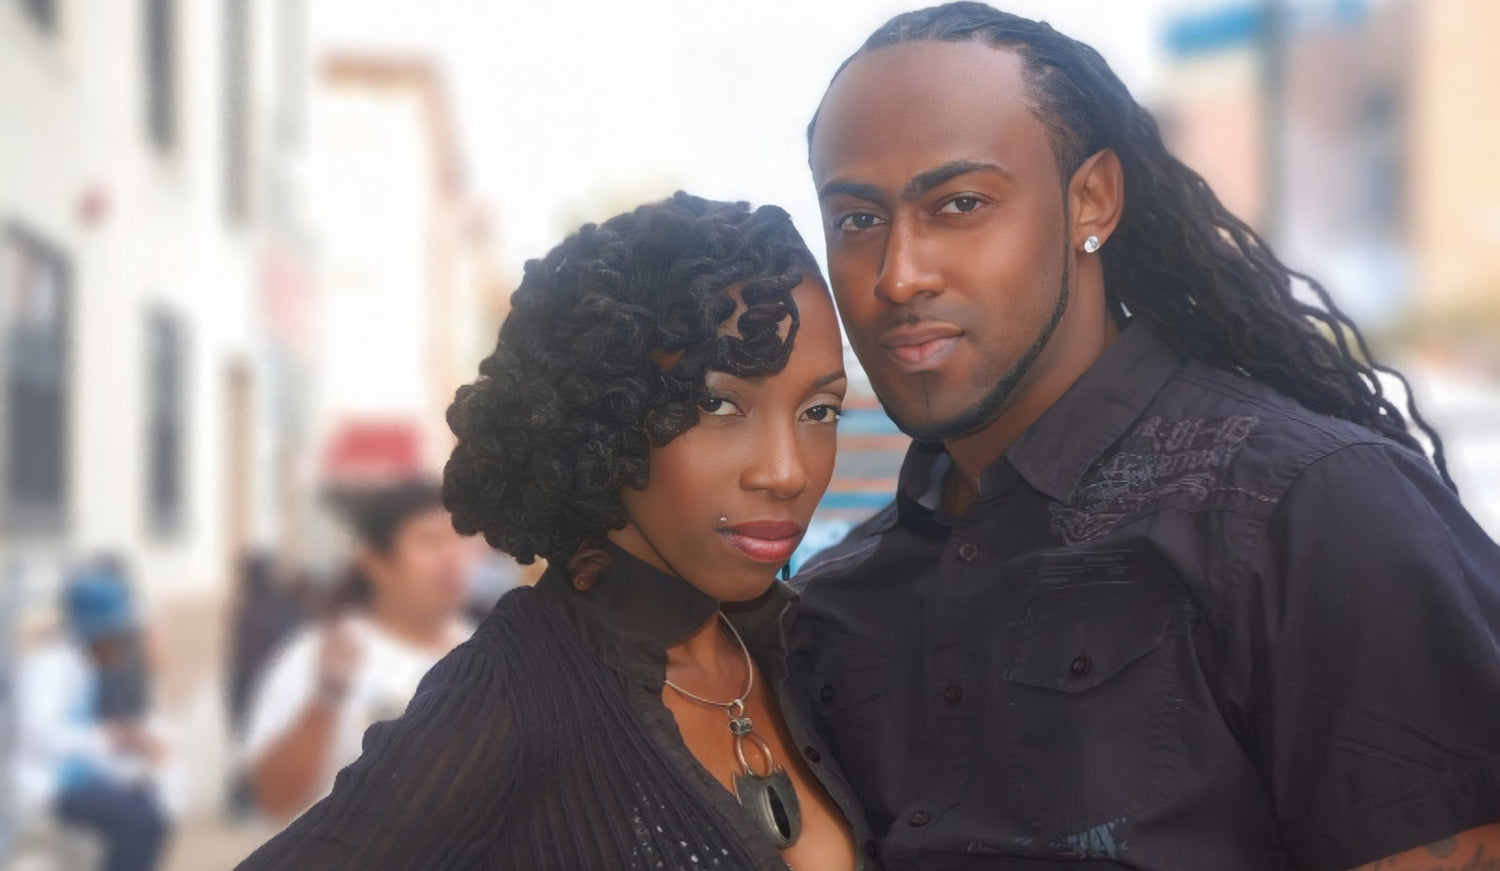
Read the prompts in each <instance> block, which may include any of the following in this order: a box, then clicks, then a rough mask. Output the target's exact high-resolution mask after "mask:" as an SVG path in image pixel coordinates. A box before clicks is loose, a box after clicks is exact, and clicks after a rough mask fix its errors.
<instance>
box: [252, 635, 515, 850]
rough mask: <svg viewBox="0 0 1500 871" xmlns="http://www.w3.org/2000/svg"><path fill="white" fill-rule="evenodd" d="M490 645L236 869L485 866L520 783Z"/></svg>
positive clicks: (387, 727)
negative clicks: (490, 846)
mask: <svg viewBox="0 0 1500 871" xmlns="http://www.w3.org/2000/svg"><path fill="white" fill-rule="evenodd" d="M505 684H506V681H505V680H504V678H503V675H501V674H500V670H499V658H498V657H497V656H496V652H495V649H494V641H493V639H491V638H489V637H487V636H483V635H481V636H477V637H476V638H474V639H472V640H470V641H468V642H466V643H464V644H462V645H460V646H459V647H458V648H456V649H455V650H454V651H453V652H452V653H450V654H448V656H446V657H445V658H444V659H443V660H442V661H440V662H439V663H438V664H437V665H436V666H434V667H433V669H432V670H431V671H430V672H429V673H428V674H427V676H426V677H425V678H424V679H423V681H422V684H421V686H420V687H418V689H417V693H416V695H415V696H414V697H413V698H412V701H411V704H410V705H409V706H408V707H407V709H406V713H405V714H404V715H403V716H401V717H400V718H398V719H396V720H392V721H389V722H385V723H377V724H376V725H374V726H372V727H371V728H370V729H369V731H368V732H366V733H365V742H364V753H363V755H361V756H360V758H359V759H358V760H357V761H356V762H354V763H353V764H352V765H350V766H349V767H348V768H346V769H344V770H343V771H342V772H340V773H339V775H338V778H337V780H336V781H335V782H334V787H333V792H332V794H331V795H329V796H328V797H327V798H325V799H323V800H322V801H320V802H319V803H317V804H316V805H314V806H313V807H312V809H311V810H309V811H308V812H307V813H305V814H303V815H302V816H301V817H299V818H298V819H297V820H296V821H295V822H293V823H292V824H291V826H289V827H288V828H287V829H286V831H284V832H282V833H281V834H280V835H278V836H276V837H275V838H273V839H271V840H270V841H269V842H268V843H267V844H265V845H264V846H263V847H261V848H260V849H259V850H257V851H256V852H255V853H254V854H253V855H252V856H251V857H250V858H248V859H246V860H245V862H244V863H243V864H241V865H240V866H239V871H271V869H284V868H318V869H320V871H354V869H360V871H409V869H412V871H414V869H445V871H446V869H454V871H462V869H470V868H480V867H484V865H483V863H484V854H485V851H486V850H487V849H488V846H489V845H490V844H492V843H493V841H494V839H495V837H497V833H498V832H499V831H500V827H501V825H502V823H503V822H504V819H505V816H506V813H507V811H508V810H509V807H510V804H511V800H512V794H513V788H512V785H513V784H514V783H515V781H516V780H517V779H519V778H520V777H521V773H520V771H519V770H518V765H519V759H520V752H519V746H518V744H517V741H516V736H515V728H514V726H515V724H514V718H513V716H512V714H511V711H512V709H511V706H510V705H509V704H508V703H507V701H506V687H505Z"/></svg>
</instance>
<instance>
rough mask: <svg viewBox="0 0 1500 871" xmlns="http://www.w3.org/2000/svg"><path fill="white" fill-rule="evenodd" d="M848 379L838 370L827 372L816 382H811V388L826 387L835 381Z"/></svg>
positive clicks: (842, 371) (841, 370)
mask: <svg viewBox="0 0 1500 871" xmlns="http://www.w3.org/2000/svg"><path fill="white" fill-rule="evenodd" d="M848 377H849V376H848V375H846V374H845V373H844V370H843V369H840V370H838V371H836V372H829V373H828V374H827V375H824V376H823V377H822V378H819V379H818V380H817V381H814V382H813V386H814V387H827V386H828V385H829V384H832V383H833V382H835V381H843V380H845V379H846V378H848Z"/></svg>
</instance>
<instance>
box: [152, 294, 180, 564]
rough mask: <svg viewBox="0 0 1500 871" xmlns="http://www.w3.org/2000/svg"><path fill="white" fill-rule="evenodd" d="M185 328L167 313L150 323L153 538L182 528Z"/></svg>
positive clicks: (160, 314)
mask: <svg viewBox="0 0 1500 871" xmlns="http://www.w3.org/2000/svg"><path fill="white" fill-rule="evenodd" d="M185 344H186V343H185V342H184V337H183V327H182V322H181V320H179V319H178V318H177V317H176V316H175V315H173V314H170V313H168V312H165V311H154V312H152V313H151V314H150V315H149V316H148V317H147V320H146V397H147V399H146V401H147V406H146V451H147V454H146V518H147V521H148V522H149V523H150V528H151V531H152V532H153V533H156V534H158V535H170V534H172V533H175V532H177V531H178V530H180V529H181V528H182V522H183V516H184V514H183V509H184V507H185V506H184V499H183V494H184V487H183V475H182V470H183V449H184V443H183V442H184V434H185V432H184V423H185V414H184V410H185V402H184V399H185V397H184V381H185V379H184V378H183V373H184V369H185V364H186V362H187V360H186V348H185Z"/></svg>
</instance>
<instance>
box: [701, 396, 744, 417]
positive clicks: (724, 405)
mask: <svg viewBox="0 0 1500 871" xmlns="http://www.w3.org/2000/svg"><path fill="white" fill-rule="evenodd" d="M698 407H699V408H701V409H703V411H704V413H705V414H713V415H720V416H723V415H730V414H734V413H735V411H737V410H738V409H736V408H735V405H734V403H733V402H730V401H729V400H727V399H725V398H723V397H722V396H705V397H703V398H702V399H700V400H698Z"/></svg>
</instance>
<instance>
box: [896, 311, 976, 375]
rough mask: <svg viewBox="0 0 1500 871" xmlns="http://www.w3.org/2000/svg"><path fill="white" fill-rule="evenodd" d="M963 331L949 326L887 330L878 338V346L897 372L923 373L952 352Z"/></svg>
mask: <svg viewBox="0 0 1500 871" xmlns="http://www.w3.org/2000/svg"><path fill="white" fill-rule="evenodd" d="M962 335H963V330H961V329H959V328H958V327H956V326H954V325H952V324H944V323H923V324H910V325H907V326H902V327H896V328H895V329H892V330H887V331H886V332H885V333H883V334H882V335H881V337H880V347H881V349H882V350H884V351H885V353H886V356H888V357H890V358H891V360H892V361H893V362H894V363H895V364H896V367H897V368H898V369H904V370H905V371H907V372H923V371H927V370H931V369H936V368H937V367H938V366H939V365H940V364H941V363H942V362H943V361H944V360H945V359H947V357H948V355H949V354H951V353H953V349H954V348H957V347H958V340H959V338H960V337H961V336H962Z"/></svg>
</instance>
